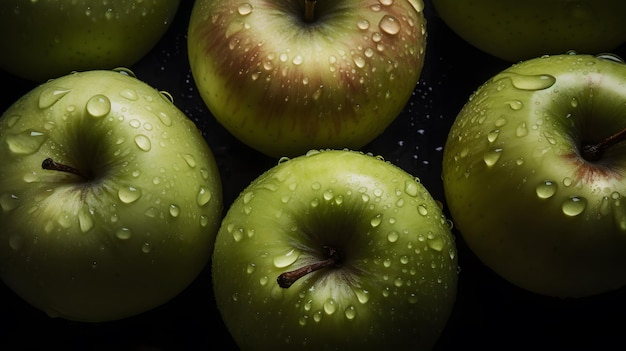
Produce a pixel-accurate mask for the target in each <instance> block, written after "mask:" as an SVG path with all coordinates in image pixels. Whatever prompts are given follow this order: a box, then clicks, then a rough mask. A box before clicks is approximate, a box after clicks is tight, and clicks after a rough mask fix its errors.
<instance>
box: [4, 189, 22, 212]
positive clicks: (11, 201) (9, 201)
mask: <svg viewBox="0 0 626 351" xmlns="http://www.w3.org/2000/svg"><path fill="white" fill-rule="evenodd" d="M19 204H20V203H19V197H18V196H17V195H15V194H9V193H4V194H2V195H0V208H2V210H3V211H11V210H13V209H15V208H16V207H17V206H19Z"/></svg>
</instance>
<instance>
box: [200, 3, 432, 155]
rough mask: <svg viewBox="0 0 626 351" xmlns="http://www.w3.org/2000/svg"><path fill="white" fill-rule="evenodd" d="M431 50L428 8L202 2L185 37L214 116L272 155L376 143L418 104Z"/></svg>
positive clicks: (412, 5) (250, 142)
mask: <svg viewBox="0 0 626 351" xmlns="http://www.w3.org/2000/svg"><path fill="white" fill-rule="evenodd" d="M425 46H426V21H425V18H424V15H423V3H422V0H409V1H395V2H394V1H387V0H385V1H378V0H333V1H330V0H322V1H314V0H271V1H270V0H250V1H247V2H240V1H235V0H199V1H196V3H195V5H194V8H193V9H192V13H191V18H190V23H189V37H188V52H189V61H190V65H191V70H192V73H193V77H194V80H195V83H196V85H197V87H198V90H199V93H200V95H201V97H202V99H203V100H204V102H205V103H206V105H207V106H208V108H209V110H210V111H211V112H212V114H213V115H214V116H215V118H216V119H217V121H218V122H220V123H221V124H222V125H223V126H224V127H225V128H226V129H227V130H228V131H229V132H230V133H232V134H233V135H234V136H235V137H236V138H238V139H239V140H241V141H242V142H244V143H245V144H247V145H249V146H251V147H253V148H255V149H257V150H259V151H261V152H263V153H265V154H267V155H270V156H275V157H280V156H296V155H300V154H303V153H305V152H306V151H308V150H309V149H313V148H327V147H334V148H344V147H347V148H353V149H356V148H360V147H362V146H364V145H365V144H367V143H368V142H370V141H371V140H373V139H374V138H375V137H376V136H378V135H379V134H381V133H382V132H383V131H384V130H385V128H386V127H387V126H388V125H389V124H390V123H391V122H392V121H393V120H394V119H395V118H396V117H397V115H398V114H399V113H400V112H401V111H402V109H403V107H404V105H405V104H406V103H407V101H408V99H409V97H410V96H411V93H412V92H413V89H414V88H415V85H416V83H417V81H418V79H419V76H420V73H421V70H422V67H423V63H424V51H425Z"/></svg>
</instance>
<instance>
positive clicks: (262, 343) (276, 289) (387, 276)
mask: <svg viewBox="0 0 626 351" xmlns="http://www.w3.org/2000/svg"><path fill="white" fill-rule="evenodd" d="M212 262H213V266H212V272H213V289H214V292H215V297H216V301H217V306H218V309H219V311H220V313H221V316H222V319H223V320H224V322H225V324H226V326H227V328H228V330H229V331H230V333H231V335H232V337H233V339H234V340H235V342H236V343H237V344H238V346H239V347H240V348H241V349H242V350H268V349H271V348H278V349H285V348H294V349H298V350H301V349H306V350H331V349H332V350H362V349H376V350H379V349H382V348H385V347H387V348H395V349H408V348H410V349H414V350H427V349H430V348H431V347H432V346H433V345H434V344H435V342H436V341H437V339H438V337H439V336H440V333H441V332H442V330H443V328H444V326H445V325H446V323H447V320H448V317H449V315H450V313H451V310H452V307H453V305H454V302H455V298H456V291H457V290H456V287H457V285H456V284H457V251H456V245H455V242H454V238H453V236H452V234H451V230H450V227H449V221H447V220H446V218H445V216H444V214H443V213H442V210H441V207H440V204H439V203H438V202H436V201H435V200H434V199H433V198H432V197H431V195H430V193H429V192H428V191H427V189H426V188H425V187H424V186H423V185H422V184H421V183H419V182H418V181H416V179H415V177H413V176H411V175H410V174H408V173H407V172H405V171H404V170H402V169H400V168H399V167H397V166H394V165H393V164H391V163H389V162H386V161H384V160H381V159H380V158H377V157H374V156H372V155H369V154H363V153H360V152H356V151H349V150H325V151H309V152H308V153H306V154H305V155H302V156H299V157H296V158H292V159H288V160H286V159H283V162H280V163H279V164H278V165H276V166H274V167H273V168H271V169H269V170H268V171H266V172H265V173H264V174H262V175H261V176H259V177H258V178H257V179H256V180H254V181H253V182H252V183H251V184H250V185H249V186H248V187H247V188H246V189H244V190H243V191H242V192H241V194H240V195H239V197H238V198H237V199H236V200H235V201H234V203H233V204H232V205H231V207H230V209H229V210H228V212H227V214H226V216H225V218H224V220H223V221H222V225H221V227H220V230H219V232H218V234H217V238H216V243H215V250H214V253H213V261H212Z"/></svg>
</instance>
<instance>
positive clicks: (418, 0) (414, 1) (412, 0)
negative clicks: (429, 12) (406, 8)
mask: <svg viewBox="0 0 626 351" xmlns="http://www.w3.org/2000/svg"><path fill="white" fill-rule="evenodd" d="M409 4H411V6H412V7H413V8H414V9H415V11H417V12H418V13H419V12H422V11H424V2H423V1H422V0H409Z"/></svg>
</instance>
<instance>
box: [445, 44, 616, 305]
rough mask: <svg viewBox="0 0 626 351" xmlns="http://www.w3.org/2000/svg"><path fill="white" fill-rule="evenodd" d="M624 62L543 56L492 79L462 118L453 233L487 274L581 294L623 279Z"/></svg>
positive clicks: (453, 182) (453, 155)
mask: <svg viewBox="0 0 626 351" xmlns="http://www.w3.org/2000/svg"><path fill="white" fill-rule="evenodd" d="M625 85H626V64H624V62H622V61H620V59H619V58H617V57H615V56H613V55H601V56H598V57H595V56H591V55H577V54H574V53H571V54H567V55H555V56H544V57H541V58H536V59H531V60H528V61H524V62H522V63H519V64H515V65H513V66H511V67H510V68H508V69H506V70H504V71H502V72H500V73H499V74H497V75H495V76H494V77H493V78H491V79H490V80H489V81H487V82H486V83H485V84H484V85H483V86H481V87H480V88H479V89H477V90H476V92H475V93H474V94H473V95H472V96H471V97H470V99H469V101H468V102H467V104H466V105H465V106H464V107H463V109H462V111H460V113H459V116H458V117H457V119H456V121H455V123H454V125H453V126H452V129H451V131H450V134H449V136H448V141H447V143H446V146H445V148H444V160H443V180H444V189H445V193H446V200H447V202H448V207H449V208H450V212H451V215H452V218H453V219H454V222H455V227H456V228H457V229H459V231H460V232H461V233H462V234H463V236H464V238H466V241H467V242H468V244H469V245H470V247H471V248H472V249H473V250H475V252H477V253H478V255H479V257H481V259H482V260H483V262H485V263H486V264H487V265H489V266H490V267H492V268H494V269H495V270H496V271H497V272H498V273H500V274H501V275H503V276H504V277H505V278H507V279H509V280H511V281H512V282H514V283H516V284H517V285H520V286H522V287H524V288H526V289H528V290H531V291H535V292H539V293H543V294H547V295H554V296H584V295H590V294H595V293H600V292H604V291H608V290H612V289H616V288H619V287H621V286H623V285H624V284H626V274H625V272H626V240H625V239H626V211H625V208H624V206H623V197H624V194H626V178H625V177H626V172H625V171H624V169H625V168H626V158H625V157H624V155H625V154H626V144H625V143H623V142H622V143H618V144H616V145H613V146H611V147H610V148H608V149H606V150H605V151H604V153H603V154H602V155H601V157H600V158H599V159H598V160H587V159H585V158H584V157H583V155H582V147H583V146H584V145H586V144H589V143H590V144H594V143H599V142H601V141H602V140H604V139H606V138H608V137H610V136H612V135H614V134H616V133H617V132H619V131H621V130H623V129H624V128H626V119H624V116H626V105H625V104H624V102H625V101H626V90H624V86H625Z"/></svg>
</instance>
